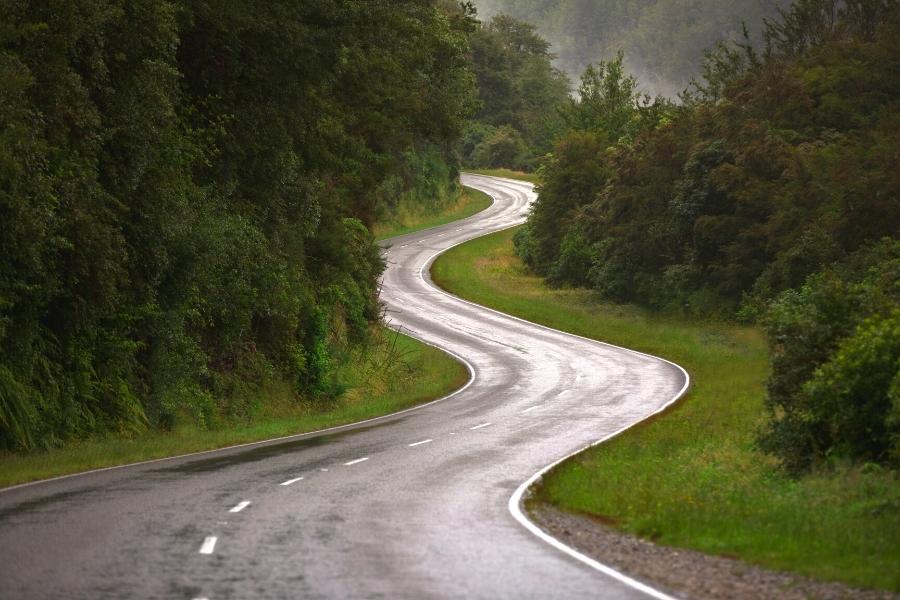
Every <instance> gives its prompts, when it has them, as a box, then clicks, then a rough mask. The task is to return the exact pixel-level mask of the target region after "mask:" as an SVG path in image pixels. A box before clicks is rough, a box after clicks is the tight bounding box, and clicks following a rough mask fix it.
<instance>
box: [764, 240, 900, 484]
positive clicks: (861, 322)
mask: <svg viewBox="0 0 900 600" xmlns="http://www.w3.org/2000/svg"><path fill="white" fill-rule="evenodd" d="M843 270H844V272H843V273H841V272H835V271H830V270H829V271H826V272H824V273H821V274H817V275H815V276H813V277H810V279H809V280H808V281H807V282H806V283H805V284H804V285H803V286H802V287H800V288H799V289H798V290H790V291H788V292H785V293H784V294H782V295H781V296H780V297H779V299H778V300H777V302H775V303H773V305H772V307H771V309H770V311H769V312H768V314H767V316H766V319H765V324H766V328H767V330H768V333H769V336H770V339H771V343H772V376H771V378H770V379H769V384H768V387H769V395H768V400H767V402H768V406H769V409H770V410H771V412H772V415H773V419H772V421H771V423H770V424H769V425H768V427H767V429H766V431H765V432H764V433H763V435H762V436H761V438H760V444H761V446H762V447H763V448H764V449H766V450H768V451H770V452H772V453H773V454H776V455H777V456H779V457H780V458H781V459H782V460H783V462H784V464H785V466H786V467H788V468H789V469H790V470H792V471H801V470H804V469H806V468H808V467H809V466H811V465H812V464H815V463H817V462H821V461H822V460H824V459H826V458H850V459H857V460H870V461H886V460H888V459H893V460H896V459H897V458H898V457H897V450H898V447H897V441H898V437H897V436H898V434H900V430H898V429H897V426H898V425H900V423H898V422H897V412H896V406H895V405H894V404H892V402H895V400H893V398H894V397H895V396H896V390H895V389H894V388H892V386H893V385H894V380H895V379H896V377H897V369H898V362H897V361H898V359H900V339H898V333H900V332H898V329H897V327H898V314H897V307H898V306H900V244H898V242H897V241H896V240H885V241H883V242H881V243H880V244H879V245H877V246H875V247H874V248H872V249H867V250H865V251H864V252H862V253H861V254H860V256H859V257H858V258H857V259H856V260H854V261H853V262H852V264H848V265H846V266H844V267H843ZM892 390H893V391H892ZM892 394H893V396H892Z"/></svg>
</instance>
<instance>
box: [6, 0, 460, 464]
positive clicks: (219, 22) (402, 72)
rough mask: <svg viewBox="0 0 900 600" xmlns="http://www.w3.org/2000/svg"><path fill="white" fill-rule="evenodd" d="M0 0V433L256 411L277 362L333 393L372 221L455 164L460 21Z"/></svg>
mask: <svg viewBox="0 0 900 600" xmlns="http://www.w3.org/2000/svg"><path fill="white" fill-rule="evenodd" d="M0 13H2V14H3V15H4V16H3V22H2V24H0V43H2V47H0V222H2V223H3V227H2V230H0V255H2V260H0V447H2V448H7V449H30V448H35V447H47V446H51V445H57V444H59V443H62V442H65V441H66V440H69V439H73V438H79V437H88V436H93V435H102V434H105V433H108V432H112V433H129V432H135V431H140V430H141V429H143V428H145V427H147V426H148V425H150V426H154V427H163V428H165V427H172V426H174V425H175V424H177V423H178V422H179V420H184V419H188V420H191V421H193V422H195V423H198V424H200V425H201V426H211V425H214V424H215V423H216V422H217V421H218V420H221V419H224V420H228V419H246V418H249V417H251V416H252V414H253V412H254V411H255V410H257V409H258V393H256V392H255V390H256V391H258V389H259V388H260V386H263V385H265V384H266V383H267V382H269V381H272V380H276V379H281V380H288V381H290V382H291V383H292V384H293V386H294V388H295V389H296V391H297V393H298V394H309V395H320V396H326V397H327V396H333V395H335V394H336V393H338V392H339V389H337V388H335V386H334V383H333V381H334V377H333V372H334V370H335V368H336V367H337V366H338V364H339V362H340V361H341V360H342V356H343V354H344V353H345V351H346V348H347V347H348V346H351V345H354V344H361V343H364V342H365V339H366V337H367V335H368V333H367V332H368V330H369V327H370V324H371V323H373V322H375V321H377V320H378V319H379V307H378V303H377V277H378V275H379V274H380V272H381V269H382V264H381V259H380V256H379V253H378V250H377V247H376V246H375V245H374V243H373V239H372V236H371V234H370V233H369V230H368V228H367V225H370V224H371V223H372V220H373V218H374V217H375V216H376V215H377V214H378V213H379V211H382V210H384V206H387V205H389V204H390V203H391V202H395V201H396V197H397V196H398V195H399V194H403V193H407V192H408V191H409V190H410V189H413V188H424V187H425V186H426V183H427V185H431V186H443V187H446V186H447V185H449V181H450V179H451V177H452V176H453V175H455V171H454V168H453V167H452V164H451V166H448V160H450V152H449V148H450V147H451V144H452V143H453V142H454V141H455V138H456V137H457V136H458V135H459V133H460V131H461V130H462V128H463V125H464V123H465V120H466V118H467V116H468V115H469V114H470V113H471V111H472V109H473V107H474V102H475V100H474V88H473V77H472V75H471V74H470V72H469V69H468V64H467V61H466V52H467V49H468V46H467V39H466V36H467V33H468V31H469V29H468V26H467V25H466V22H465V20H464V19H461V18H460V16H459V15H458V14H457V13H456V12H454V11H451V12H447V11H445V10H443V9H439V8H436V7H435V6H433V5H432V4H431V3H422V2H417V1H413V0H409V1H403V2H388V1H386V0H385V1H373V2H360V1H351V0H325V1H315V2H312V1H308V2H307V1H304V2H281V1H276V2H267V3H263V4H242V3H234V2H226V1H223V0H204V1H200V2H169V1H164V0H75V1H71V2H70V1H65V2H63V1H53V2H45V3H22V2H16V1H14V0H2V1H0ZM388 182H393V183H388ZM375 190H380V191H379V192H374V191H375Z"/></svg>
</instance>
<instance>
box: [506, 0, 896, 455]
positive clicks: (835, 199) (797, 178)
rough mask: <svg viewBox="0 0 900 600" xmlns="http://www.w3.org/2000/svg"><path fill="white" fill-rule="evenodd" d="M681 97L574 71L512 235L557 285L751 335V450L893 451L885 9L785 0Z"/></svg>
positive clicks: (885, 2)
mask: <svg viewBox="0 0 900 600" xmlns="http://www.w3.org/2000/svg"><path fill="white" fill-rule="evenodd" d="M703 73H704V76H703V78H702V79H701V80H700V81H699V82H697V83H695V84H694V85H692V86H691V87H690V88H689V89H688V90H686V91H685V92H684V94H683V95H682V97H681V101H680V102H678V103H673V102H670V101H667V100H664V99H659V98H657V99H650V98H648V97H646V96H644V95H642V94H641V93H640V92H639V91H638V85H637V82H636V80H635V78H634V77H631V76H629V75H628V74H627V73H626V70H625V68H624V66H623V58H622V56H621V55H619V57H618V58H615V59H613V60H611V61H608V62H604V63H600V64H599V65H594V66H591V67H590V68H589V69H588V70H586V72H585V73H584V75H583V77H582V84H581V89H580V94H579V98H578V99H575V100H572V101H571V106H570V107H569V108H568V109H566V110H565V111H564V113H563V114H564V116H565V118H566V121H567V123H568V125H569V127H570V129H569V130H568V132H567V133H565V134H564V135H562V136H561V137H560V139H559V140H558V141H557V143H556V146H555V148H554V150H553V153H552V156H551V157H550V158H549V160H548V161H547V162H546V164H545V166H544V167H543V171H542V180H543V185H541V186H540V197H539V199H538V202H537V204H536V205H535V207H534V209H533V212H532V214H531V216H530V218H529V220H528V223H527V225H526V227H525V228H524V229H522V230H521V231H520V232H519V233H518V234H517V236H516V240H515V241H516V248H517V252H518V253H519V255H520V256H521V257H522V258H523V259H524V261H525V262H526V263H527V264H528V265H529V266H530V267H531V268H532V269H534V270H535V271H536V272H538V273H540V274H541V275H543V276H545V277H546V278H547V280H548V281H549V282H551V283H553V284H555V285H574V286H584V287H589V288H592V289H594V290H596V291H597V293H598V294H599V295H601V296H602V297H604V298H607V299H610V300H614V301H619V302H633V303H639V304H643V305H646V306H651V307H654V308H657V309H662V310H668V311H675V312H679V313H683V314H688V315H704V316H709V315H712V316H718V317H723V318H742V319H746V320H757V321H759V322H761V323H763V324H764V326H765V327H766V329H767V330H768V332H769V334H770V338H771V342H772V350H773V372H772V376H771V379H770V381H769V393H768V403H769V408H770V409H771V414H772V419H771V422H770V423H769V425H768V426H767V428H766V430H765V431H764V432H762V433H761V436H760V445H761V447H763V448H764V449H766V450H768V451H770V452H772V453H774V454H776V455H777V456H779V457H780V458H781V459H782V461H783V463H784V465H785V466H786V467H788V468H789V469H791V470H793V471H795V472H799V471H803V470H805V469H807V468H809V467H811V466H813V465H815V464H820V463H822V462H823V461H827V460H831V459H840V458H850V459H853V460H867V461H876V462H887V463H893V464H895V465H896V464H900V102H898V98H900V8H898V2H896V0H847V1H844V2H838V1H837V0H799V1H798V2H796V3H795V4H794V5H793V6H792V7H791V8H790V9H788V10H786V11H784V12H783V13H782V14H781V16H780V17H779V18H778V19H775V20H772V21H769V22H768V23H767V25H766V28H765V35H764V43H763V45H762V47H761V48H759V49H754V46H753V45H752V44H750V43H749V42H748V41H745V42H743V43H740V44H731V43H720V44H719V45H717V46H715V47H714V48H713V49H712V50H710V51H709V52H708V53H707V57H706V60H705V63H704V67H703Z"/></svg>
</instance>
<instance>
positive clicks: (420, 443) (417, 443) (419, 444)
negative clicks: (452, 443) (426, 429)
mask: <svg viewBox="0 0 900 600" xmlns="http://www.w3.org/2000/svg"><path fill="white" fill-rule="evenodd" d="M433 441H434V440H432V439H427V440H422V441H421V442H414V443H412V444H409V447H410V448H412V447H413V446H421V445H422V444H427V443H428V442H433Z"/></svg>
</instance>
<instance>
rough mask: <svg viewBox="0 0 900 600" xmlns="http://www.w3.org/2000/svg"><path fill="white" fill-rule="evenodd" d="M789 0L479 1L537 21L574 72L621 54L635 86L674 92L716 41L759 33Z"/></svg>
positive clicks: (486, 11) (494, 10) (487, 9)
mask: <svg viewBox="0 0 900 600" xmlns="http://www.w3.org/2000/svg"><path fill="white" fill-rule="evenodd" d="M789 4H790V2H789V1H788V0H729V1H723V0H567V1H565V2H559V1H558V0H477V2H476V5H477V6H478V9H479V11H480V12H481V13H482V14H483V15H484V16H486V17H489V16H494V15H497V14H502V13H506V14H509V15H511V16H513V17H516V18H519V19H522V20H524V21H528V22H530V23H538V24H540V30H541V34H542V35H544V36H546V38H547V39H548V41H550V42H551V43H552V44H553V49H554V52H556V53H557V54H559V59H558V66H560V68H562V69H564V70H565V71H566V72H568V73H570V74H573V75H577V74H579V73H581V72H582V71H583V70H584V69H585V68H586V67H587V66H588V65H589V64H591V63H595V62H608V61H611V60H613V59H615V57H616V55H617V54H618V53H619V52H623V53H624V54H625V67H626V68H627V69H628V71H629V72H631V73H634V74H635V75H636V76H637V78H638V82H639V83H640V84H641V88H642V89H643V90H644V91H646V92H648V93H651V94H662V95H667V96H673V97H674V96H675V95H676V94H677V93H678V92H680V91H681V90H682V89H683V88H684V87H685V86H686V85H687V84H688V83H689V82H690V80H691V79H692V78H694V77H695V76H697V75H698V74H699V66H700V64H701V62H702V60H703V52H704V50H706V49H707V48H709V47H710V46H712V45H713V44H715V43H716V42H717V41H719V40H728V41H741V40H743V26H742V24H743V23H746V24H747V25H748V27H749V28H750V31H751V32H752V34H753V37H754V39H756V38H757V37H758V34H759V32H760V30H761V28H760V27H759V25H760V24H761V23H762V19H763V18H764V17H774V16H776V14H777V9H778V8H779V7H784V6H787V5H789Z"/></svg>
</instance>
